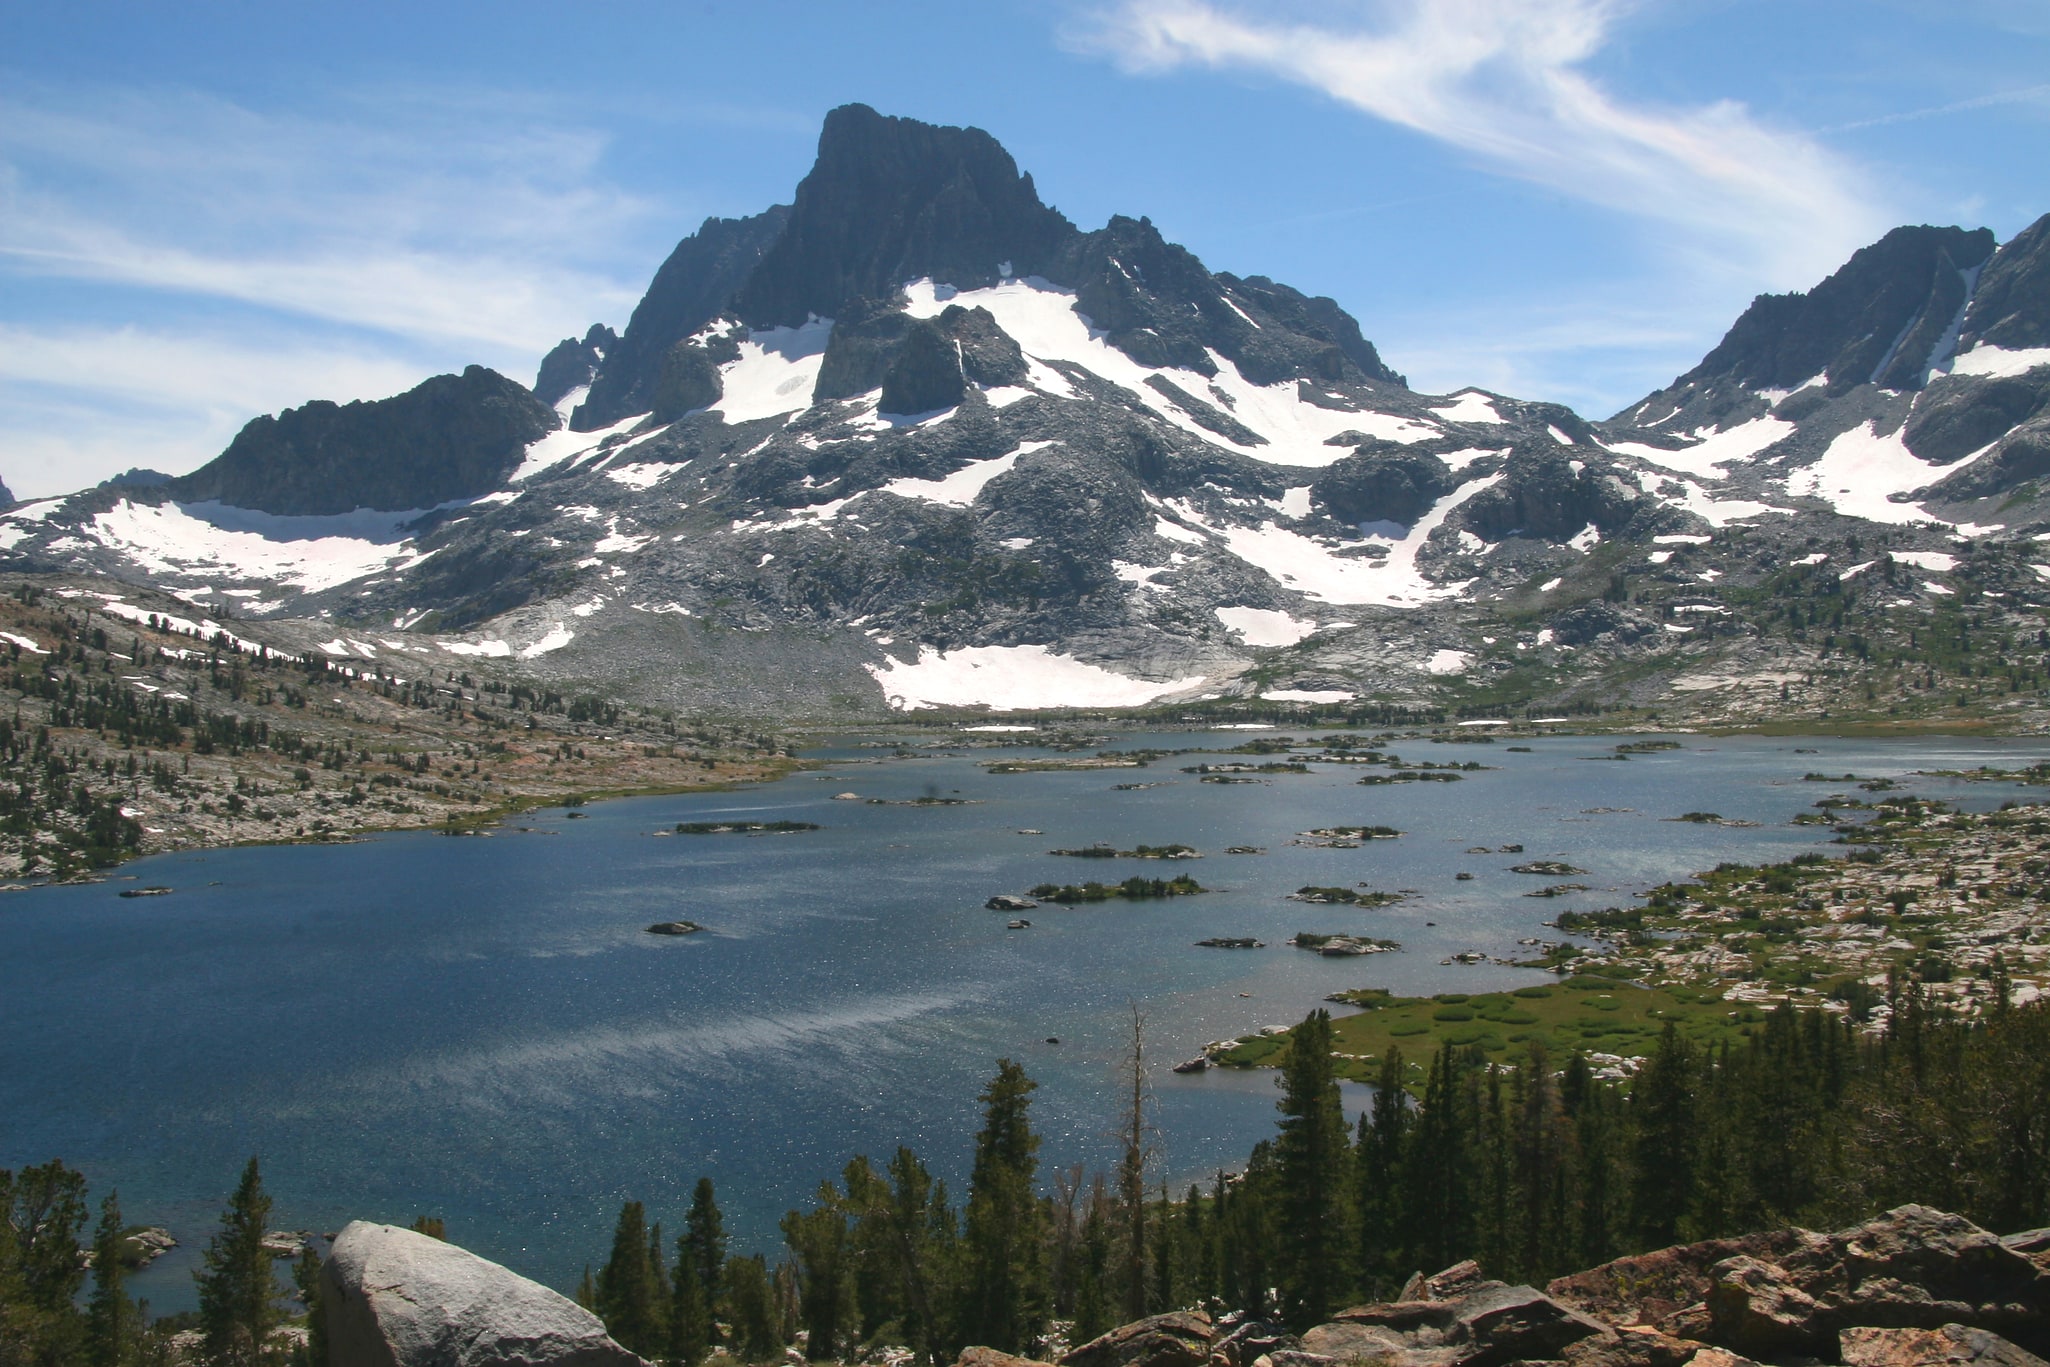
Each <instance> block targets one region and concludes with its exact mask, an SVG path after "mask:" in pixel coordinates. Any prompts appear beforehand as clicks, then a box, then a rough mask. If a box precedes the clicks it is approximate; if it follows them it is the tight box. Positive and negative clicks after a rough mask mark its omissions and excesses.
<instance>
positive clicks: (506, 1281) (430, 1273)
mask: <svg viewBox="0 0 2050 1367" xmlns="http://www.w3.org/2000/svg"><path fill="white" fill-rule="evenodd" d="M321 1298H322V1304H323V1307H324V1309H325V1312H326V1316H327V1340H328V1365H327V1367H644V1364H643V1363H642V1361H641V1359H640V1358H639V1357H637V1356H635V1355H634V1354H632V1353H629V1352H628V1351H627V1350H626V1349H624V1348H622V1347H620V1346H619V1345H618V1344H617V1343H614V1342H613V1341H612V1340H611V1338H609V1337H608V1336H607V1335H606V1333H605V1326H604V1325H603V1324H601V1323H599V1321H598V1317H597V1316H596V1315H593V1314H592V1313H591V1312H590V1311H588V1310H586V1309H584V1308H583V1307H582V1306H580V1305H578V1304H577V1303H576V1302H574V1301H572V1300H570V1299H569V1298H568V1297H566V1296H563V1295H560V1294H558V1293H557V1292H554V1291H551V1290H549V1289H548V1288H547V1287H545V1286H543V1285H541V1284H540V1283H539V1282H532V1281H528V1280H527V1279H526V1278H525V1277H522V1276H520V1275H519V1274H518V1273H515V1272H511V1271H509V1270H507V1269H506V1268H503V1267H500V1266H499V1265H498V1264H497V1263H494V1262H489V1261H487V1260H485V1259H483V1258H480V1257H478V1256H477V1255H476V1254H474V1253H470V1252H467V1251H465V1250H463V1249H460V1248H457V1247H456V1246H455V1245H453V1244H448V1243H444V1242H442V1241H441V1240H439V1239H434V1238H430V1237H428V1236H427V1235H425V1234H416V1233H414V1232H413V1231H412V1230H409V1229H400V1228H398V1227H396V1226H394V1225H378V1224H371V1223H369V1222H368V1221H365V1220H356V1221H353V1222H351V1223H350V1224H349V1226H348V1227H347V1228H345V1229H344V1230H342V1232H341V1234H340V1235H339V1236H338V1237H337V1238H336V1239H335V1244H334V1251H333V1253H331V1254H330V1255H329V1257H328V1260H327V1262H326V1264H325V1265H324V1266H323V1267H322V1268H321Z"/></svg>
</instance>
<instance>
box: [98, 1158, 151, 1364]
mask: <svg viewBox="0 0 2050 1367" xmlns="http://www.w3.org/2000/svg"><path fill="white" fill-rule="evenodd" d="M121 1228H122V1226H121V1200H120V1197H119V1196H118V1195H117V1194H115V1193H112V1192H110V1193H108V1195H107V1199H106V1200H104V1201H102V1202H100V1223H99V1227H98V1228H97V1229H96V1230H95V1231H94V1232H93V1287H92V1292H91V1294H90V1295H89V1296H88V1297H87V1298H86V1304H85V1360H86V1363H87V1364H88V1367H127V1364H128V1363H130V1362H132V1361H133V1360H134V1357H135V1340H136V1334H137V1331H138V1330H139V1328H140V1325H138V1324H137V1322H136V1320H137V1316H136V1312H135V1302H133V1301H131V1300H129V1299H128V1292H127V1290H126V1288H124V1287H123V1285H122V1281H123V1276H122V1273H123V1268H122V1266H121V1255H122V1253H123V1251H124V1250H123V1248H122V1246H121Z"/></svg>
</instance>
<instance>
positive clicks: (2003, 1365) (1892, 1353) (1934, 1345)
mask: <svg viewBox="0 0 2050 1367" xmlns="http://www.w3.org/2000/svg"><path fill="white" fill-rule="evenodd" d="M1838 1343H1839V1352H1840V1354H1841V1356H1842V1357H1843V1360H1844V1363H1845V1367H1939V1364H1947V1363H1974V1364H1979V1363H1983V1364H1986V1367H2050V1363H2045V1362H2044V1361H2043V1359H2042V1358H2039V1357H2037V1356H2036V1355H2035V1354H2034V1353H2030V1352H2026V1351H2024V1350H2023V1349H2020V1348H2017V1347H2016V1346H2015V1345H2014V1344H2012V1343H2009V1342H2008V1341H2007V1340H2006V1339H2004V1338H2002V1337H2000V1335H1998V1334H1995V1333H1992V1332H1991V1331H1989V1330H1985V1329H1974V1328H1972V1327H1970V1326H1969V1325H1963V1324H1946V1325H1943V1326H1942V1327H1940V1328H1936V1329H1877V1328H1872V1327H1870V1326H1860V1327H1857V1328H1852V1329H1846V1330H1844V1331H1843V1333H1842V1334H1841V1335H1840V1336H1839V1339H1838Z"/></svg>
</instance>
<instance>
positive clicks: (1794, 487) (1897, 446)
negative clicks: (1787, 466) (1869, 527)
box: [1787, 422, 1940, 523]
mask: <svg viewBox="0 0 2050 1367" xmlns="http://www.w3.org/2000/svg"><path fill="white" fill-rule="evenodd" d="M1874 426H1875V424H1873V423H1870V422H1866V423H1861V424H1860V425H1858V426H1857V427H1853V428H1852V429H1851V430H1850V431H1848V432H1845V433H1843V434H1842V435H1840V436H1838V437H1837V439H1836V440H1835V441H1832V442H1831V443H1830V444H1829V449H1828V450H1826V451H1824V452H1823V453H1822V459H1820V460H1818V461H1816V462H1815V463H1814V464H1813V465H1810V466H1808V467H1807V468H1806V469H1804V470H1796V471H1794V472H1793V473H1792V474H1791V475H1789V476H1788V477H1787V492H1788V493H1789V494H1794V495H1798V496H1803V497H1807V498H1819V499H1821V500H1822V501H1823V502H1825V503H1827V504H1829V505H1830V506H1831V507H1832V508H1835V509H1836V510H1837V511H1838V512H1839V513H1842V514H1843V515H1844V516H1846V517H1862V518H1865V519H1866V520H1867V521H1870V522H1892V523H1908V522H1932V521H1936V520H1937V519H1935V518H1934V517H1932V516H1931V515H1930V513H1929V511H1928V509H1926V508H1924V507H1922V506H1921V505H1920V504H1918V503H1895V502H1893V501H1891V500H1890V499H1889V498H1888V497H1887V496H1888V495H1889V494H1904V493H1907V492H1909V491H1910V490H1913V489H1919V488H1921V487H1922V486H1923V485H1925V484H1928V483H1929V482H1930V481H1931V480H1933V479H1935V478H1937V476H1938V474H1939V473H1940V471H1939V467H1937V466H1934V465H1930V464H1928V463H1927V462H1925V461H1923V460H1921V459H1919V458H1918V457H1917V456H1916V455H1915V453H1914V452H1912V451H1910V450H1908V447H1907V443H1906V442H1904V441H1902V440H1901V433H1900V431H1898V430H1897V431H1895V432H1893V433H1892V434H1891V435H1888V436H1884V437H1882V436H1880V435H1879V434H1878V433H1877V432H1876V431H1875V430H1874Z"/></svg>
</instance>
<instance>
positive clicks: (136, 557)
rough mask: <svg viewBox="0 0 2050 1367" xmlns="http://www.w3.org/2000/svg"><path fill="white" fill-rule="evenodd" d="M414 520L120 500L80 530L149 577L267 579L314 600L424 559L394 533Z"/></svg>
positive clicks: (400, 515) (388, 515)
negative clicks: (316, 595) (286, 514)
mask: <svg viewBox="0 0 2050 1367" xmlns="http://www.w3.org/2000/svg"><path fill="white" fill-rule="evenodd" d="M420 515H421V514H420V512H419V511H417V510H416V511H412V512H404V513H352V514H347V515H345V516H342V517H272V516H270V515H268V514H264V513H252V512H249V511H246V510H244V509H240V508H225V507H222V506H221V505H219V504H202V503H194V504H182V505H181V504H176V503H166V504H162V505H159V506H156V507H151V506H148V505H145V504H137V503H132V502H130V501H129V500H127V499H125V498H124V499H122V500H121V501H120V502H118V503H116V504H115V505H114V506H113V507H112V508H110V509H108V510H107V511H106V512H104V513H101V514H99V515H98V516H96V517H95V518H93V520H92V522H91V523H90V524H88V525H87V526H86V528H85V529H84V530H85V533H86V535H88V536H90V537H92V538H93V539H94V540H96V541H98V542H99V543H100V544H101V545H103V546H106V547H108V548H110V549H112V550H116V551H119V552H120V553H121V554H123V555H126V556H127V557H128V558H129V559H131V560H133V561H134V562H135V563H136V565H138V566H139V567H141V568H142V569H144V570H146V571H147V572H149V573H150V574H158V575H180V576H191V577H195V578H206V577H213V578H224V579H231V580H238V581H246V580H265V581H268V582H271V583H275V584H282V585H285V586H288V587H290V588H295V589H299V590H301V591H303V592H306V593H318V592H320V591H321V590H322V589H331V588H334V587H336V586H337V585H340V584H346V583H348V582H349V581H351V580H353V579H361V578H363V577H364V576H365V575H369V574H376V573H378V572H380V571H384V570H392V569H405V568H409V567H410V566H412V565H415V564H418V563H419V562H420V561H421V560H422V559H425V557H424V556H421V555H418V554H416V553H415V552H414V550H413V547H412V543H411V542H409V541H407V540H405V539H404V538H403V537H402V536H401V534H400V528H402V527H404V526H405V524H406V523H408V522H410V521H412V520H413V519H414V518H417V517H419V516H420ZM352 532H353V533H354V534H353V535H352V534H351V533H352ZM366 534H367V535H366ZM373 537H375V538H378V539H372V538H373Z"/></svg>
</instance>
